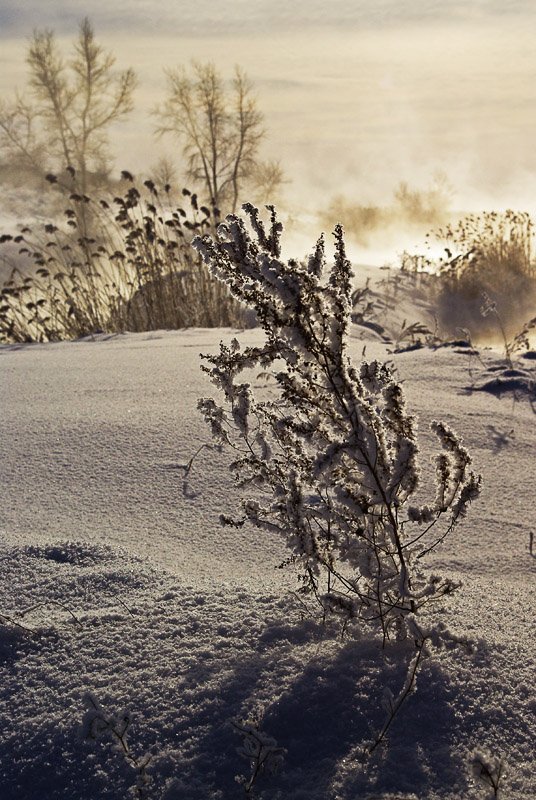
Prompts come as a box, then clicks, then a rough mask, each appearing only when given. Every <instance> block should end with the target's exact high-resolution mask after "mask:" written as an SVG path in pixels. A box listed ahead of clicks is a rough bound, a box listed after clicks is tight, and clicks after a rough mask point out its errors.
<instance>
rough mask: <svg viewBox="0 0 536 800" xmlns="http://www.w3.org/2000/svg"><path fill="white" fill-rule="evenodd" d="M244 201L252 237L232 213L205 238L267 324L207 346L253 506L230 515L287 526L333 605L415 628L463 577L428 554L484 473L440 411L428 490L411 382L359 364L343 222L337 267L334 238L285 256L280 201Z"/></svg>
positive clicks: (402, 631)
mask: <svg viewBox="0 0 536 800" xmlns="http://www.w3.org/2000/svg"><path fill="white" fill-rule="evenodd" d="M244 210H245V211H246V213H247V216H248V217H249V221H250V223H251V227H252V229H253V233H254V235H253V236H252V235H250V232H249V231H248V229H247V227H246V224H245V222H244V221H243V219H241V218H240V217H238V216H235V215H231V216H229V217H227V219H226V221H225V222H224V223H223V224H221V225H220V226H219V228H218V231H217V238H216V239H215V240H214V239H212V238H211V237H210V236H204V237H202V238H200V237H199V238H197V239H196V240H194V246H195V247H197V249H198V250H199V251H200V253H201V254H202V256H203V258H204V260H205V261H206V263H207V264H208V265H209V266H210V268H211V269H212V271H213V273H214V274H215V275H216V277H218V278H220V280H222V281H224V282H225V283H226V284H227V286H228V287H229V290H230V292H231V293H232V294H233V295H234V297H236V298H237V299H238V300H240V301H242V302H243V303H246V304H247V305H249V306H251V307H253V308H254V310H255V311H256V314H257V317H258V319H259V322H260V324H261V325H262V327H263V329H264V332H265V335H266V339H265V343H264V344H263V345H262V346H260V347H246V348H242V347H241V345H240V343H239V342H238V341H237V340H236V339H234V340H233V341H232V342H231V344H230V345H225V344H223V343H222V344H221V345H220V352H219V353H218V354H217V355H214V356H205V361H206V362H208V366H207V365H204V366H203V369H204V370H205V371H206V372H207V374H208V375H209V376H210V378H211V380H212V382H213V383H214V384H215V385H216V386H217V387H218V388H219V389H220V390H221V392H222V394H223V396H224V403H223V404H222V405H220V404H218V403H216V402H215V401H214V400H213V399H209V398H205V399H202V400H200V402H199V407H200V409H201V411H202V412H203V414H204V416H205V419H206V420H207V422H208V424H209V425H210V427H211V431H212V435H213V437H214V439H215V440H216V441H217V442H218V443H220V444H222V445H227V446H229V447H230V448H232V450H233V451H234V454H235V457H234V460H233V461H232V463H231V465H230V466H231V470H232V471H233V472H234V473H235V474H236V476H237V479H238V481H239V484H240V486H241V487H242V488H243V490H244V492H245V493H246V495H247V494H249V496H248V497H246V499H244V501H243V502H242V509H243V513H242V516H241V518H239V519H232V518H230V517H228V516H226V515H222V522H223V523H227V524H229V523H230V524H234V525H241V524H243V522H244V521H245V520H246V519H247V520H249V521H250V522H252V523H253V524H254V525H255V526H257V527H258V528H261V529H264V530H266V531H269V532H273V533H276V534H279V535H281V536H283V537H284V539H285V540H286V542H287V544H288V546H289V547H290V549H291V551H292V555H291V558H290V559H289V560H290V561H291V562H292V563H293V564H295V566H296V567H298V569H299V570H300V577H301V581H302V587H301V589H302V591H303V592H304V593H308V594H310V595H311V596H312V597H314V598H315V599H316V600H317V601H318V603H319V604H320V606H321V607H322V610H323V613H324V614H326V613H329V614H335V615H339V616H340V617H341V619H342V620H343V623H344V624H345V625H347V624H348V623H350V622H354V621H356V622H360V623H362V624H363V625H365V626H368V627H372V629H373V630H377V631H379V632H380V633H381V636H382V639H383V643H384V644H385V643H386V642H387V640H389V639H392V638H409V639H410V640H413V639H414V624H416V623H414V620H415V618H416V615H418V613H419V612H420V611H421V610H422V609H424V608H428V607H430V606H431V605H432V604H434V603H436V602H437V601H438V600H439V599H440V598H442V597H443V596H445V595H447V594H449V593H450V592H451V591H453V589H454V588H455V587H454V584H453V583H452V581H451V580H449V579H448V578H441V577H439V576H437V575H434V574H429V573H426V572H425V571H424V569H423V566H422V565H423V561H422V558H423V557H424V556H425V555H426V554H427V553H428V552H429V551H430V550H432V549H434V547H436V545H437V544H439V543H440V542H441V541H443V539H444V538H445V537H446V536H447V534H448V533H449V532H450V531H451V530H452V528H453V527H454V526H455V524H456V523H457V522H458V521H459V520H460V519H461V518H462V517H463V516H464V515H465V513H466V511H467V507H468V504H469V503H470V501H471V500H473V499H474V498H475V497H476V496H477V495H478V493H479V487H480V477H479V476H477V475H475V474H474V473H473V472H471V471H470V469H469V467H470V464H471V459H470V456H469V454H468V452H467V450H466V449H465V448H464V447H463V445H462V444H461V442H460V440H459V438H458V437H457V436H456V434H455V433H454V432H453V431H452V430H450V428H448V427H447V426H446V425H445V424H444V423H442V422H434V423H433V425H432V429H433V430H434V432H435V434H436V435H437V437H438V440H439V443H440V445H441V452H440V454H439V455H438V456H437V458H436V467H435V496H434V497H432V498H431V499H430V501H429V502H428V503H422V502H417V501H416V493H417V491H418V490H419V488H420V466H419V452H418V446H417V436H416V420H415V418H414V417H413V416H412V415H411V414H409V413H408V411H407V409H406V404H405V398H404V394H403V390H402V386H401V385H400V383H399V382H398V381H397V380H396V379H395V377H394V375H393V373H392V371H391V369H390V368H389V366H388V365H386V364H382V363H379V362H377V361H372V362H363V363H362V364H361V365H360V366H356V365H354V364H353V363H352V362H351V360H350V358H349V356H348V353H347V336H348V328H349V323H350V312H351V291H352V271H351V268H350V263H349V261H348V260H347V258H346V255H345V248H344V239H343V230H342V227H341V226H337V227H336V229H335V234H334V235H335V260H334V264H333V266H332V267H331V269H329V271H328V270H327V268H326V258H325V252H324V239H323V238H322V237H321V238H320V239H319V241H318V243H317V246H316V249H315V251H314V253H313V255H312V256H311V257H310V258H309V260H308V262H307V263H306V264H300V263H298V262H296V261H293V260H291V261H289V262H288V263H285V262H283V261H282V260H281V258H280V236H281V231H282V226H281V224H280V223H279V222H278V221H277V218H276V214H275V211H274V209H273V208H271V224H270V227H269V229H268V230H266V228H265V225H264V224H263V222H262V221H261V220H260V218H259V212H258V210H257V209H255V208H254V207H252V206H251V205H249V204H247V205H245V206H244ZM259 368H260V370H262V371H263V372H264V373H270V374H271V376H272V378H273V380H274V381H275V386H276V389H275V394H274V396H272V397H271V398H270V399H259V398H258V397H256V396H255V393H254V391H253V388H252V386H251V383H250V382H248V380H247V379H246V378H245V377H244V373H245V372H246V371H247V370H253V369H255V370H257V372H258V371H259ZM421 639H422V636H420V637H419V640H421Z"/></svg>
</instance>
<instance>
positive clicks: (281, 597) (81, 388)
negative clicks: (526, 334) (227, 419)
mask: <svg viewBox="0 0 536 800" xmlns="http://www.w3.org/2000/svg"><path fill="white" fill-rule="evenodd" d="M233 336H238V338H239V339H240V341H241V342H243V343H244V344H249V345H256V344H260V342H261V340H262V333H261V332H260V331H258V330H252V331H247V332H240V333H238V334H237V332H236V331H226V330H222V331H220V330H188V331H175V332H157V333H147V334H127V335H120V336H105V335H99V336H95V337H93V338H89V339H85V340H81V341H78V342H72V343H60V344H44V345H22V346H18V345H11V346H3V347H1V348H0V456H1V473H0V479H1V487H2V489H1V494H2V503H1V506H0V523H1V532H2V538H1V550H0V559H1V567H2V578H3V580H2V581H1V582H0V614H1V615H2V616H1V617H0V670H1V673H2V674H1V679H0V686H1V689H0V722H1V724H0V787H1V789H0V796H1V797H2V798H3V800H15V798H16V799H17V800H43V799H44V798H50V799H51V800H52V799H55V798H58V799H59V798H62V800H64V799H68V798H73V800H74V799H75V798H76V800H86V798H87V800H89V798H110V799H111V800H112V799H113V800H119V798H125V797H128V796H129V791H130V790H131V788H132V787H133V785H134V784H135V775H134V771H133V769H132V767H131V765H130V764H129V763H128V762H127V761H126V760H125V759H124V758H123V757H122V755H121V753H120V752H119V750H118V749H117V748H116V749H114V748H112V747H110V746H109V742H107V741H105V740H104V739H102V740H100V739H99V740H98V741H96V742H92V741H86V740H84V738H83V735H82V734H81V724H82V720H83V717H84V711H85V706H84V700H83V698H84V696H85V695H86V694H87V693H91V694H92V695H94V696H95V697H97V698H98V700H99V703H100V704H101V705H102V707H103V708H104V709H106V710H107V711H108V712H110V714H115V713H118V712H120V711H121V710H122V709H127V710H128V711H129V713H130V715H131V726H130V729H129V734H128V740H129V746H130V748H131V751H132V753H133V754H134V756H136V757H137V756H139V757H140V758H141V757H142V756H143V755H144V754H146V753H151V754H152V759H151V761H150V764H149V766H148V775H149V777H150V779H151V781H152V782H151V784H150V785H149V787H148V789H147V797H151V798H162V799H163V800H172V799H173V800H197V798H199V800H201V798H203V800H205V799H206V798H215V800H231V798H239V797H242V796H244V789H243V788H242V787H241V786H240V785H239V783H237V781H236V780H235V776H237V775H246V773H247V772H248V766H247V763H245V762H244V759H243V758H242V757H241V755H240V753H239V752H237V750H240V748H241V745H243V742H242V740H241V738H240V736H239V735H237V732H236V729H234V728H233V726H232V724H231V722H232V721H233V720H244V721H246V722H248V723H255V724H258V728H259V729H262V731H263V732H264V734H265V735H266V737H272V738H271V739H267V741H275V742H276V743H277V746H278V747H281V748H284V750H285V751H286V752H285V754H284V756H283V760H282V763H281V765H280V768H279V769H278V771H277V773H275V774H273V775H272V774H266V775H261V776H260V777H259V780H258V781H257V782H256V784H255V787H254V791H255V793H256V796H257V797H259V798H261V799H262V800H276V798H281V799H282V800H283V798H284V800H305V798H307V800H359V798H367V800H380V798H381V799H382V800H394V798H399V800H401V799H402V798H404V800H411V799H414V798H418V800H428V798H429V799H430V800H433V799H434V798H438V799H439V798H441V800H447V798H448V799H449V800H455V799H456V800H457V799H458V798H469V800H472V799H473V798H474V799H475V800H477V798H484V797H486V789H485V787H483V785H482V784H480V783H478V782H477V780H476V779H475V777H474V776H473V773H472V771H471V754H472V753H473V752H474V751H475V750H485V751H487V752H489V753H491V754H492V756H496V757H501V758H502V759H503V760H504V763H505V768H506V777H505V778H504V780H503V786H504V792H503V796H504V797H505V798H509V799H511V800H517V799H518V798H519V800H521V798H523V800H525V799H526V798H530V797H536V771H535V764H534V742H535V741H536V647H535V640H534V634H535V629H536V592H535V575H536V558H534V557H532V556H531V554H530V552H529V534H530V532H531V531H533V532H534V531H535V529H536V512H535V510H534V494H535V486H534V453H535V452H536V451H535V445H536V424H535V422H536V418H535V416H534V413H533V411H532V409H531V406H530V404H529V402H527V401H526V399H525V398H523V397H522V398H521V399H518V400H517V402H514V401H513V399H512V397H513V396H512V394H511V393H510V394H508V393H507V392H506V393H502V394H501V396H500V397H497V396H495V395H493V394H490V393H489V392H486V391H473V392H470V391H468V390H467V386H468V384H470V383H471V381H470V380H469V377H470V376H469V371H470V369H471V363H470V359H469V358H468V356H467V355H466V354H464V352H463V350H460V349H457V348H449V347H445V348H440V349H437V350H435V351H434V350H431V349H426V348H423V349H420V350H416V351H412V352H405V353H399V354H396V355H393V354H389V353H387V351H386V346H385V345H384V344H382V343H381V342H379V341H377V340H376V341H374V340H372V341H368V340H366V339H365V338H364V337H366V336H367V333H366V331H365V330H364V329H360V328H358V327H357V326H355V327H354V329H353V331H352V336H353V338H352V355H353V356H354V357H355V359H356V360H357V361H359V360H360V357H361V353H362V350H363V347H364V346H365V345H366V355H367V358H379V359H383V360H384V359H386V358H389V359H391V360H392V362H393V363H394V364H395V366H396V368H397V370H398V373H399V375H400V377H401V378H402V379H403V380H404V382H405V383H404V385H405V390H406V395H407V400H408V405H409V407H410V409H411V410H412V411H413V412H414V413H416V414H417V415H418V418H419V429H420V431H421V445H422V448H423V450H424V452H425V453H426V451H427V448H430V451H431V448H432V446H433V445H434V442H433V434H432V433H431V432H429V430H428V426H429V423H430V422H431V421H432V419H435V418H438V419H441V420H442V421H444V422H445V423H447V424H448V425H449V426H451V427H453V428H454V429H455V430H456V431H458V432H459V433H461V434H462V436H463V439H464V445H465V446H466V447H467V449H468V450H469V452H470V453H471V455H472V456H473V461H474V464H475V468H476V469H477V470H478V471H480V472H481V473H482V474H483V479H484V484H483V492H482V497H481V499H480V500H479V501H478V502H477V503H475V505H474V506H473V507H472V508H471V510H470V513H469V515H468V517H467V519H466V520H465V521H464V522H463V523H462V524H461V525H460V526H459V528H457V530H456V532H455V533H454V535H453V537H451V538H450V539H447V540H446V542H445V543H444V545H442V547H441V548H440V549H439V550H438V551H437V552H436V553H435V554H434V555H433V557H431V558H430V559H429V563H430V567H431V568H433V569H434V570H436V571H438V572H441V573H444V574H447V575H449V576H450V577H452V578H453V579H455V580H459V581H461V582H462V583H463V586H462V587H461V588H460V589H459V591H458V592H457V593H456V594H455V595H454V596H453V598H452V600H451V601H450V605H448V606H446V607H445V610H444V611H443V612H442V614H441V619H442V620H443V621H444V623H445V625H446V626H447V628H448V629H449V631H450V632H451V634H452V637H453V640H454V639H456V638H459V639H462V640H464V641H467V644H466V645H465V644H460V645H457V646H454V644H453V646H452V647H448V648H446V649H444V650H443V651H442V652H441V653H439V654H437V655H436V656H435V657H434V658H431V659H428V660H427V661H425V663H424V666H423V668H422V671H421V672H420V674H419V676H418V681H417V683H418V686H417V691H416V692H415V694H414V695H412V697H411V698H410V699H409V700H408V702H407V705H406V706H405V708H404V710H403V711H402V712H401V714H400V717H399V718H397V720H396V721H395V722H394V723H393V726H392V729H391V731H390V736H389V746H388V747H387V748H386V749H385V750H383V751H381V752H380V753H379V754H378V755H377V756H376V757H375V760H374V762H373V763H372V764H370V765H369V768H368V769H367V770H365V769H363V766H362V764H361V761H360V752H361V749H362V746H363V744H364V743H365V742H366V741H367V740H368V738H369V737H370V726H371V725H372V727H373V728H374V726H381V725H382V723H383V719H384V712H383V710H382V705H381V703H382V696H383V693H384V690H385V688H386V687H388V688H389V689H390V690H391V691H392V692H393V694H394V695H396V694H397V692H398V690H399V689H400V687H401V686H402V684H403V682H404V677H405V675H404V671H403V668H402V666H401V662H400V659H399V658H398V659H397V658H396V657H395V656H396V653H394V654H392V655H389V654H387V655H382V652H381V650H380V648H379V645H378V643H377V642H374V641H371V640H369V639H368V638H366V637H359V636H357V637H353V636H348V637H347V638H346V639H344V640H341V639H340V637H337V635H335V633H334V632H333V631H331V630H330V629H329V628H323V627H322V626H321V625H320V624H319V622H317V621H315V620H313V619H311V618H309V617H307V615H306V614H305V613H304V610H303V608H302V606H301V605H300V603H299V601H298V600H297V598H296V597H295V595H294V594H293V593H292V592H293V590H295V589H296V582H295V578H294V574H293V573H292V569H291V568H286V569H278V566H279V565H280V564H281V562H282V561H283V560H284V558H285V557H286V555H287V551H286V550H285V548H284V546H283V543H282V542H280V541H279V540H278V539H277V538H273V537H272V536H270V535H268V534H264V533H262V534H261V533H259V531H256V530H253V529H252V528H248V527H247V525H246V526H244V527H243V528H241V529H238V530H236V529H230V528H226V527H220V525H219V522H218V520H219V516H220V514H221V513H232V512H233V510H234V507H235V506H234V503H235V502H236V501H237V500H238V492H237V490H236V488H235V487H234V486H233V484H232V479H231V476H230V474H229V473H228V471H227V466H226V465H227V459H226V457H225V456H224V455H222V454H220V453H218V452H216V451H215V450H214V449H208V448H204V449H202V450H201V451H200V452H199V454H198V456H197V458H196V459H195V460H194V462H193V465H192V468H191V470H190V472H189V474H188V476H187V480H186V481H185V469H184V467H185V465H186V464H188V462H189V460H190V458H191V457H192V455H193V454H194V453H195V452H196V451H197V450H198V448H199V447H200V446H201V445H203V444H205V443H207V444H209V443H210V438H209V432H208V430H206V428H205V426H204V424H203V421H202V419H201V416H200V415H199V414H198V412H197V411H196V404H197V400H198V398H199V397H201V396H207V395H210V394H211V387H210V384H209V382H208V380H207V378H206V376H204V375H203V374H202V373H201V371H200V369H199V361H200V360H199V354H200V353H201V352H203V353H207V352H214V351H215V350H216V349H217V347H218V345H219V341H220V339H221V338H223V339H225V340H226V341H230V339H231V338H232V337H233ZM484 357H485V358H486V359H487V361H488V362H489V366H490V367H491V366H493V364H494V363H495V362H496V361H497V357H496V356H495V355H493V354H485V356H484ZM525 366H526V365H525ZM263 381H264V379H263V378H262V376H259V378H258V379H257V382H258V387H261V388H262V386H263ZM431 468H432V467H431ZM26 609H33V610H30V611H28V613H26V614H24V615H22V612H23V611H24V610H26ZM21 626H23V627H24V628H25V629H23V627H21ZM26 629H28V630H26ZM133 796H135V795H133Z"/></svg>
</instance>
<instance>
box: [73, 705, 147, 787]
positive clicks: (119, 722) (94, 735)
mask: <svg viewBox="0 0 536 800" xmlns="http://www.w3.org/2000/svg"><path fill="white" fill-rule="evenodd" d="M84 701H85V703H86V706H87V710H86V712H85V714H84V717H83V720H82V729H81V733H82V737H83V738H84V739H86V740H93V741H96V740H98V739H102V738H107V739H109V740H110V741H111V743H112V745H113V747H114V749H115V750H116V751H117V752H118V753H119V754H120V755H122V756H123V758H124V759H125V761H126V762H127V764H128V765H129V767H131V768H132V770H133V771H134V774H135V780H134V783H133V786H132V788H131V792H132V795H133V796H134V797H136V798H138V800H145V798H147V797H148V789H149V786H150V784H151V778H150V776H149V774H148V772H147V768H148V766H149V764H150V762H151V759H152V755H151V754H150V753H146V754H145V755H144V756H142V757H141V758H136V757H135V756H134V755H133V754H132V752H131V750H130V747H129V745H128V742H127V733H128V730H129V728H130V724H131V718H130V714H129V713H128V712H126V711H121V712H119V713H118V714H108V713H106V711H104V709H103V708H102V706H101V705H100V703H99V701H98V700H97V698H96V697H95V696H94V695H93V694H91V693H88V694H87V695H86V696H85V697H84Z"/></svg>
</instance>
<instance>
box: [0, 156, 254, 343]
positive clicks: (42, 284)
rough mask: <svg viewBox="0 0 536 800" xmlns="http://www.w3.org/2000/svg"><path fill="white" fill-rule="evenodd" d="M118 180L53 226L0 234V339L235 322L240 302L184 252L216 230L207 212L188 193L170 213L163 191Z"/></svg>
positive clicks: (78, 200) (77, 202) (80, 199)
mask: <svg viewBox="0 0 536 800" xmlns="http://www.w3.org/2000/svg"><path fill="white" fill-rule="evenodd" d="M48 177H49V182H50V183H52V184H55V183H56V177H55V176H54V175H50V176H48ZM122 178H123V183H122V187H123V191H122V193H119V194H117V195H116V196H115V197H109V198H99V199H95V198H93V197H89V196H87V195H81V194H77V193H73V194H71V195H70V198H69V204H68V207H67V208H66V209H65V212H64V216H63V219H62V220H61V221H58V220H56V221H55V222H49V223H46V224H44V225H41V226H40V227H39V228H30V227H24V228H22V229H21V230H20V232H19V233H18V234H16V235H12V234H4V235H2V236H0V244H1V245H2V249H3V253H2V256H1V257H2V259H3V261H4V262H5V263H7V264H10V265H11V271H10V277H9V279H8V280H7V281H6V282H5V283H4V284H3V286H2V289H1V291H0V341H3V342H33V341H37V342H43V341H58V340H62V339H75V338H79V337H81V336H85V335H88V334H92V333H95V332H100V331H106V332H121V331H125V330H129V331H146V330H156V329H161V328H168V329H169V328H172V329H173V328H181V327H189V326H201V327H220V326H228V325H231V326H240V325H242V324H243V320H242V311H241V309H240V307H239V305H238V304H237V303H236V301H234V300H233V299H232V298H231V297H230V295H229V293H228V292H227V291H226V289H225V287H223V286H222V285H221V283H219V282H218V281H216V280H214V279H213V278H212V276H211V275H210V273H209V272H208V270H207V268H206V266H205V265H204V264H203V263H202V261H201V259H200V257H199V256H198V255H197V253H196V252H195V251H194V250H193V249H192V248H191V246H190V243H191V239H192V237H193V236H195V235H197V234H199V233H204V232H206V231H208V230H210V229H212V228H213V226H214V225H215V224H216V222H217V216H216V217H215V214H214V212H211V211H210V210H209V209H208V208H206V207H205V206H200V205H199V204H198V200H197V196H196V195H195V194H192V193H191V192H190V191H189V190H187V189H184V190H183V196H184V199H185V201H186V206H187V207H186V209H184V208H182V207H178V208H174V207H173V206H172V205H171V204H170V202H168V198H169V196H170V189H171V187H170V186H169V185H166V186H164V187H163V188H162V189H159V188H157V187H156V185H155V184H154V183H153V182H152V181H151V180H147V181H145V182H144V184H143V185H142V186H138V185H137V184H136V182H135V180H134V178H133V176H132V175H131V174H130V173H128V172H123V173H122ZM81 207H83V208H84V214H80V208H81ZM216 213H217V212H216ZM81 219H83V220H84V227H83V229H82V230H81V228H80V220H81ZM88 220H89V235H88V234H87V233H86V232H85V231H87V230H88Z"/></svg>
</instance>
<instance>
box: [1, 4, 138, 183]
mask: <svg viewBox="0 0 536 800" xmlns="http://www.w3.org/2000/svg"><path fill="white" fill-rule="evenodd" d="M26 61H27V64H28V67H29V81H28V86H27V88H26V92H25V93H24V94H17V95H16V97H15V100H14V101H13V102H12V103H7V102H2V103H1V104H0V152H2V153H3V155H4V157H7V158H9V159H10V160H14V161H15V162H16V163H18V164H20V165H21V166H22V167H24V168H26V169H29V170H32V171H34V172H36V173H37V174H41V175H43V174H44V173H46V172H47V171H48V172H50V171H58V170H62V169H65V168H66V167H70V168H71V169H70V172H69V174H70V176H71V177H70V178H69V180H68V188H70V189H76V191H78V192H80V193H81V194H85V193H86V191H87V189H88V188H89V186H90V184H91V183H92V176H96V175H99V174H101V175H102V174H106V172H107V170H108V165H109V147H108V135H107V134H108V129H109V127H110V125H111V123H113V122H116V121H117V120H120V119H122V118H123V117H125V115H126V114H128V113H129V112H130V111H131V110H132V93H133V90H134V88H135V85H136V76H135V74H134V72H133V70H132V69H127V70H126V71H124V72H122V73H120V74H117V75H116V74H114V70H113V67H114V64H115V57H114V56H113V55H112V54H111V53H109V52H107V51H105V50H104V49H103V48H102V47H101V46H100V45H99V44H97V42H96V41H95V34H94V31H93V27H92V25H91V23H90V21H89V20H88V19H87V17H86V18H85V19H83V20H82V22H81V23H80V30H79V35H78V39H77V41H76V42H75V44H74V54H73V58H72V59H71V60H70V61H69V62H67V63H66V62H65V61H64V59H63V57H62V55H61V52H60V50H59V48H58V44H57V42H56V38H55V35H54V32H53V31H51V30H44V31H35V32H34V34H33V37H32V39H31V41H30V44H29V47H28V53H27V56H26ZM73 171H74V173H73ZM73 175H74V176H76V177H73Z"/></svg>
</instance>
